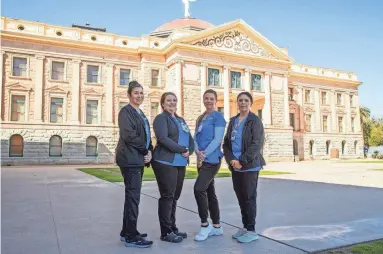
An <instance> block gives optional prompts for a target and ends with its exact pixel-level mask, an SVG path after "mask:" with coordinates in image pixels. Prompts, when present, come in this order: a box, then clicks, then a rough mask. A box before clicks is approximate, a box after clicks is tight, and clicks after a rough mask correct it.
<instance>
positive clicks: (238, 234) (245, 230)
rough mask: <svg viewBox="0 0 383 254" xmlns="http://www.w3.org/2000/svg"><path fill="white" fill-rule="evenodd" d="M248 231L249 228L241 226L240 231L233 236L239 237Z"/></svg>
mask: <svg viewBox="0 0 383 254" xmlns="http://www.w3.org/2000/svg"><path fill="white" fill-rule="evenodd" d="M246 232H247V229H245V228H240V229H238V232H237V233H235V234H234V235H232V237H233V238H234V239H238V237H241V236H243V235H244V234H246Z"/></svg>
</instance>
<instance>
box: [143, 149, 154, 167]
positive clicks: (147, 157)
mask: <svg viewBox="0 0 383 254" xmlns="http://www.w3.org/2000/svg"><path fill="white" fill-rule="evenodd" d="M151 160H152V152H151V151H149V152H148V154H147V155H145V156H144V163H145V164H146V163H149V162H150V161H151Z"/></svg>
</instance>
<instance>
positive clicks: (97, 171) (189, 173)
mask: <svg viewBox="0 0 383 254" xmlns="http://www.w3.org/2000/svg"><path fill="white" fill-rule="evenodd" d="M78 170H80V171H82V172H84V173H87V174H90V175H93V176H95V177H98V178H100V179H102V180H105V181H109V182H123V181H124V180H123V178H122V176H121V172H120V169H119V168H79V169H78ZM281 174H291V173H288V172H277V171H265V170H262V171H261V172H260V175H261V176H262V175H281ZM197 175H198V173H197V169H196V168H195V167H187V168H186V174H185V179H195V178H197ZM230 176H231V172H230V171H229V169H226V168H221V169H220V170H219V171H218V173H217V175H216V177H230ZM153 180H156V177H155V175H154V172H153V169H152V168H145V169H144V177H143V181H153Z"/></svg>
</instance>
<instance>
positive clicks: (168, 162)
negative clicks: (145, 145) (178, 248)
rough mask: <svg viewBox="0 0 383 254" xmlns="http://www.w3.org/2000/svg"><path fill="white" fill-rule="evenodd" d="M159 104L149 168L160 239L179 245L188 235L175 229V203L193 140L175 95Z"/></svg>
mask: <svg viewBox="0 0 383 254" xmlns="http://www.w3.org/2000/svg"><path fill="white" fill-rule="evenodd" d="M160 103H161V107H162V109H163V112H162V113H161V114H159V115H157V116H156V118H155V119H154V122H153V129H154V133H155V135H156V138H157V145H156V148H155V149H154V152H153V161H152V166H153V170H154V174H155V175H156V179H157V184H158V189H159V191H160V195H161V197H160V199H159V200H158V217H159V220H160V226H161V240H163V241H167V242H172V243H179V242H182V240H183V239H185V238H187V234H186V233H183V232H180V231H179V230H178V228H177V226H176V207H177V200H178V199H179V197H180V195H181V191H182V186H183V182H184V178H185V172H186V165H187V164H188V163H189V155H191V154H192V153H193V151H194V141H193V138H192V136H191V134H190V130H189V127H188V126H187V124H186V122H185V120H184V119H183V118H181V117H179V116H178V115H177V114H176V111H177V97H176V95H175V94H174V93H172V92H166V93H164V94H163V95H162V97H161V101H160Z"/></svg>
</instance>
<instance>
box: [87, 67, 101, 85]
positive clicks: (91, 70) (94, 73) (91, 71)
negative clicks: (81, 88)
mask: <svg viewBox="0 0 383 254" xmlns="http://www.w3.org/2000/svg"><path fill="white" fill-rule="evenodd" d="M98 72H99V66H97V65H88V66H87V82H88V83H98V82H99V79H98V78H99V74H98Z"/></svg>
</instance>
